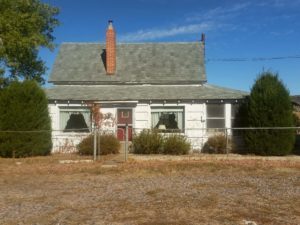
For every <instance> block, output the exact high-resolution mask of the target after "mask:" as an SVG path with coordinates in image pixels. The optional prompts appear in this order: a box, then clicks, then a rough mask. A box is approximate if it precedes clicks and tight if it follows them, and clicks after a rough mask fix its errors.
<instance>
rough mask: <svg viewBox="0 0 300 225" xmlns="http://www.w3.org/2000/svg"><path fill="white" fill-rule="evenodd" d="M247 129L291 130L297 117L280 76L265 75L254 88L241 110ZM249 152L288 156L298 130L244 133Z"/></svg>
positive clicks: (265, 73) (257, 81)
mask: <svg viewBox="0 0 300 225" xmlns="http://www.w3.org/2000/svg"><path fill="white" fill-rule="evenodd" d="M242 109H243V110H242V113H243V114H242V117H241V118H242V119H243V120H244V121H243V124H244V125H245V126H246V127H292V126H294V118H293V114H292V105H291V100H290V96H289V91H288V90H287V89H286V87H285V86H284V85H283V83H282V81H280V80H279V78H278V75H277V74H275V75H274V74H272V73H271V72H263V73H262V74H261V75H260V76H259V77H258V79H257V80H256V82H255V84H254V85H253V87H252V89H251V94H250V96H249V98H248V99H247V101H245V104H244V106H243V107H242ZM243 134H244V135H243V136H244V140H245V144H246V147H247V153H254V154H257V155H287V154H289V153H290V152H291V151H292V149H293V147H294V142H295V131H294V130H292V129H290V130H265V129H262V130H248V131H245V132H243Z"/></svg>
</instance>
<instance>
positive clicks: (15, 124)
mask: <svg viewBox="0 0 300 225" xmlns="http://www.w3.org/2000/svg"><path fill="white" fill-rule="evenodd" d="M0 130H1V131H18V132H1V133H0V156H2V157H27V156H37V155H47V154H49V153H50V151H51V148H52V140H51V119H50V117H49V113H48V100H47V98H46V95H45V93H44V91H43V89H42V88H40V87H39V86H38V85H37V83H36V82H34V81H24V82H22V83H20V82H13V83H12V84H10V85H9V86H8V87H6V88H4V89H2V90H1V92H0ZM23 131H26V132H23ZM28 131H29V132H28ZM31 131H32V132H31ZM40 131H41V132H40Z"/></svg>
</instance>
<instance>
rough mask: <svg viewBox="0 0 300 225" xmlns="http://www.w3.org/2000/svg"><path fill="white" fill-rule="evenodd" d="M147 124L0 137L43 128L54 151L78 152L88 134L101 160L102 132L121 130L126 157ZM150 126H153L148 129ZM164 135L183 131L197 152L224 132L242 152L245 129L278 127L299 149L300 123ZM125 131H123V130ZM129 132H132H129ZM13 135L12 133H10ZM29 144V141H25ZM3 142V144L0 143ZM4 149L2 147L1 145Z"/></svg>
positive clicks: (229, 144) (272, 130)
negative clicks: (294, 139)
mask: <svg viewBox="0 0 300 225" xmlns="http://www.w3.org/2000/svg"><path fill="white" fill-rule="evenodd" d="M142 130H145V128H138V127H133V128H132V129H129V127H128V126H126V127H125V129H123V128H113V129H94V130H92V131H91V132H81V131H82V130H81V129H77V130H74V129H72V131H71V132H68V131H66V130H39V131H36V130H34V131H13V130H6V131H0V137H1V138H5V135H3V134H13V135H14V136H15V137H16V138H17V136H18V135H25V134H26V135H28V134H36V133H43V132H50V133H51V135H52V143H53V148H52V153H77V152H78V148H77V146H78V144H79V143H80V142H81V141H82V140H84V139H85V138H87V137H88V136H92V138H93V141H92V145H91V149H92V150H93V154H92V155H91V156H90V157H91V159H93V160H99V159H100V157H101V149H100V143H101V135H104V134H113V135H115V136H116V137H117V134H118V132H121V134H122V135H121V137H123V139H122V140H120V142H121V146H122V147H121V150H120V154H122V157H123V159H124V161H126V160H127V159H128V154H129V152H130V151H129V149H132V148H131V145H132V140H131V139H130V137H133V138H134V137H135V136H136V135H138V134H139V133H140V132H141V131H142ZM146 130H147V129H146ZM148 130H150V129H148ZM157 131H158V132H159V133H160V134H161V135H163V136H168V135H174V134H176V135H182V136H185V137H186V139H187V140H188V141H189V142H190V143H191V146H192V148H193V151H194V152H202V150H203V146H204V145H205V143H206V142H207V140H208V138H210V137H213V136H215V135H223V136H224V137H225V139H226V149H225V150H226V153H230V152H243V151H246V150H247V147H246V146H245V143H244V140H243V135H244V132H249V131H250V132H261V131H265V133H267V134H269V135H273V134H276V132H278V131H281V132H283V131H293V132H294V134H295V137H296V143H295V147H294V152H298V153H300V127H247V128H244V127H237V128H215V129H207V128H193V129H183V130H179V129H176V130H157ZM122 132H123V133H122ZM129 132H132V134H130V133H129ZM10 136H11V135H10ZM23 144H24V145H26V143H23ZM0 146H1V145H0ZM0 150H1V149H0Z"/></svg>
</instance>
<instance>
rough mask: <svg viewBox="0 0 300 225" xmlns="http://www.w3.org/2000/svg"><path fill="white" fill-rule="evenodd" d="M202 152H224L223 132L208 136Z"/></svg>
mask: <svg viewBox="0 0 300 225" xmlns="http://www.w3.org/2000/svg"><path fill="white" fill-rule="evenodd" d="M202 152H204V153H210V154H225V153H227V152H226V137H225V135H224V134H216V135H214V136H211V137H209V138H208V140H207V141H206V143H205V144H204V146H203V149H202Z"/></svg>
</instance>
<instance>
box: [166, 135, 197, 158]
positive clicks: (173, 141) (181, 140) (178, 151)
mask: <svg viewBox="0 0 300 225" xmlns="http://www.w3.org/2000/svg"><path fill="white" fill-rule="evenodd" d="M190 150H191V144H190V143H189V142H188V141H187V139H186V137H185V136H182V135H179V134H172V135H170V136H167V137H165V140H164V145H163V152H162V153H163V154H170V155H185V154H188V153H189V151H190Z"/></svg>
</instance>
